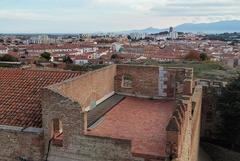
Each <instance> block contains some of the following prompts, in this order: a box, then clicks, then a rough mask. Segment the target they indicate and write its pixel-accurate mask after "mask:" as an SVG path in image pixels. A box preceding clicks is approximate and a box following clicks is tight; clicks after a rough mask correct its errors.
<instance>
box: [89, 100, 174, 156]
mask: <svg viewBox="0 0 240 161" xmlns="http://www.w3.org/2000/svg"><path fill="white" fill-rule="evenodd" d="M175 105H176V102H175V101H172V100H151V99H144V98H136V97H125V99H123V100H121V101H120V102H119V103H118V104H116V105H115V106H114V107H113V108H112V109H111V110H110V111H109V112H108V113H106V114H105V115H104V116H103V117H102V118H100V119H99V120H98V121H97V122H96V123H95V124H93V125H92V126H91V127H90V128H89V129H88V132H87V135H92V136H100V137H109V138H115V139H127V140H131V141H132V153H133V154H135V155H141V156H142V155H146V156H156V157H164V156H165V155H166V154H165V148H166V147H165V146H166V126H167V125H168V122H169V120H170V117H171V115H172V113H173V111H174V109H175Z"/></svg>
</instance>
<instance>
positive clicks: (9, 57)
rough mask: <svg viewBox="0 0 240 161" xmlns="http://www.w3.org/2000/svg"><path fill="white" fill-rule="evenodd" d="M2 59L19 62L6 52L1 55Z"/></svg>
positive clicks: (0, 59) (0, 58)
mask: <svg viewBox="0 0 240 161" xmlns="http://www.w3.org/2000/svg"><path fill="white" fill-rule="evenodd" d="M0 61H8V62H18V59H17V58H16V57H14V56H12V55H9V54H5V55H3V56H2V57H0Z"/></svg>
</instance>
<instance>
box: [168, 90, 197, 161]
mask: <svg viewBox="0 0 240 161" xmlns="http://www.w3.org/2000/svg"><path fill="white" fill-rule="evenodd" d="M201 98H202V88H201V86H196V87H195V89H194V93H193V94H192V95H186V96H183V97H182V98H181V99H179V100H178V102H177V106H176V108H175V111H174V112H173V114H172V118H171V120H170V121H169V124H168V126H167V128H166V130H167V148H166V152H167V154H168V155H169V156H171V157H172V158H175V159H177V161H197V158H198V146H199V138H200V118H201V104H202V99H201Z"/></svg>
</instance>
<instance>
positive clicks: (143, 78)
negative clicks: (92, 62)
mask: <svg viewBox="0 0 240 161" xmlns="http://www.w3.org/2000/svg"><path fill="white" fill-rule="evenodd" d="M124 74H129V75H131V76H132V77H133V86H132V88H122V76H123V75H124ZM158 78H159V68H158V67H156V66H154V67H153V66H149V67H146V66H126V65H118V66H117V76H116V77H115V91H116V92H123V93H128V94H133V95H140V96H150V97H154V96H158Z"/></svg>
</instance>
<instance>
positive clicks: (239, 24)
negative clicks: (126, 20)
mask: <svg viewBox="0 0 240 161" xmlns="http://www.w3.org/2000/svg"><path fill="white" fill-rule="evenodd" d="M174 30H176V31H182V32H193V33H197V32H204V33H224V32H240V20H232V21H219V22H213V23H196V24H195V23H185V24H182V25H178V26H175V27H174ZM162 31H168V29H158V28H153V27H149V28H146V29H142V30H130V31H124V32H121V33H124V34H129V33H132V32H140V33H147V34H151V33H158V32H162Z"/></svg>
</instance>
